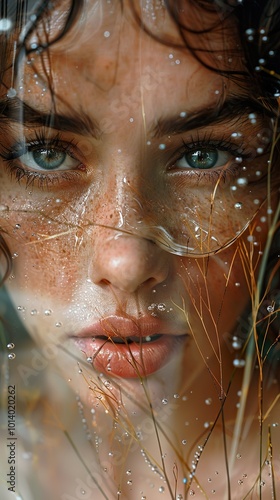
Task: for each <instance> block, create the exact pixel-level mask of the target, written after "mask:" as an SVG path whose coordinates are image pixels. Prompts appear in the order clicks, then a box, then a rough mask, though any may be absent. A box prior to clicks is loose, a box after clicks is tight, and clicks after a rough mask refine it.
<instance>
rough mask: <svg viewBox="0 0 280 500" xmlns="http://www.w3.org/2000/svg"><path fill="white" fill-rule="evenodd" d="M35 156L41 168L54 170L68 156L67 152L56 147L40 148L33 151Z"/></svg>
mask: <svg viewBox="0 0 280 500" xmlns="http://www.w3.org/2000/svg"><path fill="white" fill-rule="evenodd" d="M33 158H34V160H35V162H36V163H37V165H39V166H40V167H41V168H45V169H48V170H52V169H55V168H58V167H60V165H61V164H62V163H63V162H64V160H65V158H66V153H64V152H63V151H57V150H56V149H38V150H37V151H33Z"/></svg>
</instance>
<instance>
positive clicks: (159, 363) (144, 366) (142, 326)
mask: <svg viewBox="0 0 280 500" xmlns="http://www.w3.org/2000/svg"><path fill="white" fill-rule="evenodd" d="M187 336H188V335H187V334H186V331H182V328H180V327H178V328H176V329H175V327H174V325H173V326H172V327H171V326H170V325H168V324H166V322H163V321H161V320H160V319H158V318H152V317H142V318H140V319H139V320H134V319H130V318H121V317H117V316H109V317H106V318H104V319H102V320H100V321H99V322H97V323H95V324H93V325H91V326H90V327H87V328H85V329H84V330H82V331H81V332H80V333H78V334H77V335H72V336H71V338H73V339H74V342H75V344H76V346H77V347H78V348H79V349H80V350H81V351H82V352H83V353H84V355H85V357H86V359H87V361H88V362H89V363H91V364H92V365H93V367H94V368H95V369H96V370H98V371H99V372H102V373H107V374H108V375H111V376H117V377H122V378H136V377H147V376H149V375H151V374H152V373H155V372H157V371H158V370H160V369H161V368H162V367H164V366H165V365H166V364H167V363H168V362H169V361H170V360H171V358H173V357H174V356H175V355H176V353H178V352H179V351H181V349H180V347H181V346H182V343H183V342H185V341H186V338H187ZM130 337H133V339H134V340H133V341H131V339H130ZM147 337H148V338H149V337H151V341H146V338H147ZM114 339H115V340H116V343H115V342H114ZM153 339H154V340H153ZM117 342H118V343H117ZM120 342H123V343H120Z"/></svg>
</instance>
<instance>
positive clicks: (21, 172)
mask: <svg viewBox="0 0 280 500" xmlns="http://www.w3.org/2000/svg"><path fill="white" fill-rule="evenodd" d="M35 136H36V139H35V140H30V141H27V142H25V143H23V142H22V141H17V142H15V143H14V144H13V145H12V146H11V147H10V148H6V151H5V152H4V153H3V152H2V153H1V154H0V156H1V157H2V158H3V160H4V161H5V162H6V165H7V167H8V170H9V172H10V174H11V175H12V176H15V178H16V180H17V181H18V182H21V181H22V180H23V179H25V181H26V186H27V187H30V186H33V185H34V184H35V183H37V186H38V187H39V188H42V189H43V188H45V187H48V186H49V185H52V184H55V183H57V184H58V183H59V182H61V181H63V180H65V181H71V180H73V177H77V176H79V175H80V171H85V167H84V165H83V163H82V162H81V163H80V165H79V167H77V169H76V170H75V169H73V170H65V171H63V170H62V171H58V172H57V173H55V172H53V173H51V174H50V173H42V172H39V171H38V172H36V171H31V170H28V169H26V168H24V167H23V166H21V165H18V164H16V163H15V162H16V160H18V159H20V157H21V156H23V155H24V154H26V153H27V152H28V151H32V149H33V150H35V148H37V149H40V148H42V149H43V148H49V149H58V150H60V151H62V152H64V153H66V154H67V155H69V156H70V157H71V158H74V159H76V160H77V161H79V160H78V158H77V157H76V155H75V154H74V153H73V150H75V149H77V148H78V141H75V140H74V139H72V140H71V141H69V142H66V141H65V140H63V138H62V135H61V133H60V132H58V133H57V134H56V135H55V136H54V137H51V138H48V139H46V136H45V134H44V131H41V132H35Z"/></svg>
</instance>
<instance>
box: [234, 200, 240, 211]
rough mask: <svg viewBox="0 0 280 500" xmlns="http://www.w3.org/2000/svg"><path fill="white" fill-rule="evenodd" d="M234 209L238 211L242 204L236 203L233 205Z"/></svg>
mask: <svg viewBox="0 0 280 500" xmlns="http://www.w3.org/2000/svg"><path fill="white" fill-rule="evenodd" d="M234 208H238V209H239V210H240V209H241V208H242V203H241V202H240V201H238V202H237V203H235V204H234Z"/></svg>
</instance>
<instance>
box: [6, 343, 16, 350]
mask: <svg viewBox="0 0 280 500" xmlns="http://www.w3.org/2000/svg"><path fill="white" fill-rule="evenodd" d="M7 348H8V349H14V348H15V344H14V343H13V342H10V343H9V344H7Z"/></svg>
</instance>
